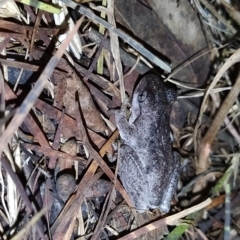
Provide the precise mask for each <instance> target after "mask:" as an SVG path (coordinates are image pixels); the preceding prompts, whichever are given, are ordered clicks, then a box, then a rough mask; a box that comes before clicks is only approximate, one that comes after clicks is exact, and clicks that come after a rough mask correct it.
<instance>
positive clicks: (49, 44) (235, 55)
mask: <svg viewBox="0 0 240 240" xmlns="http://www.w3.org/2000/svg"><path fill="white" fill-rule="evenodd" d="M64 2H65V1H64ZM86 2H90V3H88V4H86V3H85V2H84V3H83V2H80V4H82V5H81V6H83V7H84V9H86V11H87V13H89V12H90V13H91V14H90V16H92V17H90V18H88V17H89V16H88V15H87V17H86V16H84V14H79V13H78V12H77V11H74V10H71V9H70V8H67V5H64V3H63V2H61V4H60V1H59V3H57V2H54V3H50V2H48V3H47V4H46V5H45V6H44V4H45V3H43V2H41V3H40V2H39V4H43V8H42V7H41V9H42V10H40V9H37V8H35V7H30V6H28V4H29V3H28V2H27V1H26V2H24V4H19V3H18V2H17V3H15V2H12V1H10V0H9V1H4V2H3V3H2V2H0V13H1V17H2V18H4V20H3V19H1V20H0V31H1V42H0V50H1V57H0V64H1V70H0V81H1V101H0V111H1V137H0V152H1V162H0V165H1V172H0V182H1V189H0V192H1V205H0V206H1V215H0V216H1V217H0V219H1V221H0V231H1V236H2V238H3V239H8V238H9V239H23V238H24V239H135V238H137V239H160V238H163V237H165V238H166V239H177V238H179V239H185V238H186V239H222V238H223V239H238V238H239V234H240V231H239V226H238V222H239V216H240V215H239V213H238V202H239V193H238V190H239V171H238V169H239V154H238V149H239V139H240V138H239V114H238V112H239V101H238V96H239V81H240V77H239V72H238V64H239V37H238V33H237V32H236V29H237V28H238V25H239V13H240V5H239V3H238V1H232V2H231V4H230V3H227V2H225V1H224V0H221V1H218V2H217V1H215V2H210V1H205V0H194V1H191V5H190V3H189V2H188V1H186V0H185V1H179V2H177V1H176V3H175V4H174V5H172V6H171V8H176V9H174V11H179V12H178V14H176V15H174V11H170V12H172V14H173V15H172V16H170V15H166V16H169V18H171V21H167V19H166V16H163V17H162V19H161V16H162V15H161V11H162V9H165V12H166V13H168V11H169V9H168V7H169V6H168V4H166V5H164V4H163V5H161V7H162V9H160V8H159V5H158V2H157V1H143V2H144V4H143V3H142V2H138V1H135V2H133V1H129V2H127V3H126V2H125V1H123V0H121V1H118V2H117V3H116V2H114V1H110V0H108V1H103V2H101V1H96V2H93V1H86ZM36 3H37V1H36V2H34V4H36ZM67 3H69V4H68V5H69V6H70V7H71V1H67ZM134 4H137V5H134ZM31 6H32V5H31ZM34 6H35V5H34ZM36 6H37V5H36ZM44 7H48V9H50V11H44ZM6 8H8V10H9V11H6ZM39 8H40V5H39ZM132 8H133V9H137V10H138V11H139V12H138V11H137V12H134V11H132V12H131V15H129V13H128V10H131V9H132ZM51 9H53V10H52V12H51ZM54 9H61V10H62V11H61V14H60V15H59V14H57V13H55V12H53V11H55V10H54ZM151 9H152V10H151ZM186 9H188V11H189V18H190V16H191V18H192V19H194V21H192V23H193V24H195V27H196V28H199V26H201V27H200V28H199V29H201V30H199V31H198V32H197V34H196V36H194V39H198V42H197V40H196V42H195V41H192V42H191V41H190V42H191V44H190V43H189V41H188V40H187V39H186V38H184V31H186V30H187V29H185V28H184V24H183V25H181V22H183V23H184V22H185V21H188V20H189V19H184V20H183V18H184V17H185V18H187V17H188V16H184V14H183V13H184V12H185V11H186ZM189 9H191V10H189ZM172 10H173V9H172ZM141 11H142V14H141ZM145 12H147V14H143V13H145ZM103 13H105V14H106V16H107V17H106V19H105V21H108V22H109V23H111V26H110V27H111V28H110V30H106V29H104V26H103V25H105V24H104V22H102V21H101V22H100V23H99V22H98V18H97V16H98V15H100V14H101V16H103V15H104V14H103ZM179 13H181V14H179ZM53 14H54V16H53ZM115 14H116V15H115ZM95 16H96V17H95ZM129 16H130V17H129ZM140 16H141V17H142V22H144V23H146V24H145V25H143V24H142V23H141V21H139V20H138V18H139V17H140ZM198 17H199V18H198ZM156 18H157V19H158V20H157V21H156ZM164 18H165V19H164ZM181 18H182V19H181ZM181 20H182V21H181ZM154 21H155V23H154V24H159V26H161V27H162V26H164V29H165V30H164V36H161V35H159V34H160V33H159V31H157V30H156V28H155V29H151V28H149V27H148V26H147V24H149V23H150V24H152V23H153V22H154ZM173 21H174V24H173ZM176 21H177V22H178V23H179V24H178V29H177V30H176V29H175V28H174V25H175V23H176ZM171 22H172V25H171ZM101 23H103V25H101ZM116 25H117V28H116ZM106 26H109V25H107V24H106ZM193 26H194V25H193ZM144 27H147V29H146V30H144ZM127 28H128V35H129V38H126V36H127V35H126V34H125V33H124V32H125V31H126V30H127ZM148 30H150V32H149V31H148ZM178 31H179V32H178ZM181 31H182V33H183V34H180V32H181ZM99 32H101V33H102V34H100V33H99ZM121 33H123V34H122V35H121ZM143 33H147V35H144V34H143ZM134 34H135V36H134ZM149 34H151V36H149ZM118 36H120V38H118ZM172 36H174V37H172ZM185 36H186V34H185ZM163 37H164V38H165V39H164V40H166V42H164V44H163V39H162V38H163ZM124 38H125V39H124ZM129 39H133V41H134V43H135V44H131V46H129V45H128V43H129ZM159 39H162V40H160V43H159V45H158V43H157V41H159ZM151 41H152V42H151ZM199 41H200V42H201V44H199ZM143 42H145V43H144V44H143ZM139 43H141V44H143V45H144V46H143V45H139ZM149 44H150V46H149ZM200 45H201V48H200V47H199V46H200ZM134 46H135V47H136V46H137V47H136V48H135V49H134V50H133V49H132V47H134ZM139 46H143V50H142V49H139ZM173 47H174V51H175V52H174V51H171V48H173ZM153 49H155V50H153ZM145 50H146V51H145ZM149 50H150V51H149ZM148 51H149V52H150V53H151V57H149V58H148V55H144V52H148ZM156 51H157V52H158V53H156ZM138 52H140V54H143V55H140V54H139V53H138ZM183 53H184V54H183ZM161 55H165V56H163V58H161V57H159V56H161ZM152 56H156V57H157V58H158V57H159V58H158V60H157V61H156V62H154V61H153V60H152V59H153V58H152ZM144 58H145V59H144ZM203 58H204V59H205V60H203ZM167 59H168V60H167ZM206 59H207V60H206ZM169 60H170V61H171V62H172V67H173V68H172V72H171V73H170V74H168V75H167V74H165V73H166V72H167V71H166V72H165V73H164V71H161V70H160V69H159V66H156V65H155V64H156V63H157V62H158V61H163V62H164V64H167V63H168V62H169ZM199 65H200V66H202V69H201V68H199ZM161 66H162V65H161ZM164 66H165V65H164ZM166 66H167V65H166ZM208 68H209V69H210V70H209V71H207V70H206V69H208ZM151 69H152V70H151ZM149 71H158V72H159V71H160V72H161V74H163V76H164V77H165V81H169V82H172V83H174V84H175V85H176V86H177V87H178V93H179V94H178V96H179V97H178V101H177V102H176V103H175V105H174V108H173V111H172V116H171V126H172V130H173V136H174V148H176V150H178V152H180V154H181V156H182V171H181V174H180V179H179V184H178V188H177V190H176V196H175V197H174V199H173V200H172V206H171V211H170V212H169V213H168V214H162V213H160V211H159V210H158V209H155V210H153V211H149V212H145V213H140V212H138V211H136V210H135V209H134V204H133V202H132V201H131V199H130V198H129V196H128V194H127V192H126V191H125V189H124V188H123V186H122V184H121V182H120V179H119V178H118V175H117V166H118V164H117V162H118V161H114V159H116V158H118V157H117V156H118V152H119V148H120V144H119V142H118V143H117V139H118V135H119V134H118V130H117V129H115V127H114V126H115V122H114V115H113V113H112V111H111V110H112V109H115V108H120V106H121V102H122V101H123V100H124V99H125V98H126V96H125V94H126V93H127V94H128V97H130V98H131V95H132V92H133V89H134V86H135V84H136V81H137V80H138V79H139V78H141V75H144V74H146V73H147V72H149ZM181 71H182V73H181ZM199 72H200V73H199ZM183 73H184V74H183ZM184 75H185V78H183V76H184ZM190 76H192V77H190ZM192 97H193V98H192ZM202 97H203V98H202ZM191 99H192V100H191ZM109 110H110V111H109ZM116 143H117V144H116ZM163 191H164V189H163ZM167 226H168V228H167ZM174 226H175V227H174Z"/></svg>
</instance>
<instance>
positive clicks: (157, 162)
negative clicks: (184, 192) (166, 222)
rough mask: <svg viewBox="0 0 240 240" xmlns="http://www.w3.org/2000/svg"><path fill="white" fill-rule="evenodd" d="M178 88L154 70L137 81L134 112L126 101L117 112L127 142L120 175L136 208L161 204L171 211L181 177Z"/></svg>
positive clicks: (156, 206) (122, 151)
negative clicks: (175, 107) (175, 138)
mask: <svg viewBox="0 0 240 240" xmlns="http://www.w3.org/2000/svg"><path fill="white" fill-rule="evenodd" d="M176 96H177V94H176V90H175V89H172V88H169V87H167V86H165V85H164V83H163V81H162V80H160V79H159V77H158V76H156V75H154V74H149V75H146V76H145V77H143V78H142V79H141V81H140V82H139V84H138V85H137V87H136V89H135V91H134V94H133V100H132V114H131V117H130V119H129V121H127V119H126V105H127V103H126V102H125V103H124V104H123V105H122V108H121V110H120V111H118V112H117V113H116V115H115V120H116V124H117V127H118V129H119V132H120V135H121V138H122V139H123V140H124V145H122V146H121V151H120V156H121V158H120V165H119V175H120V178H121V181H122V183H123V185H124V187H125V189H126V191H127V192H128V194H129V196H130V198H131V199H132V200H133V202H134V204H135V207H136V209H138V210H140V211H143V210H148V209H155V208H160V210H161V211H162V212H168V211H169V209H170V204H171V199H172V197H173V193H174V191H175V189H176V184H177V181H178V177H179V169H180V162H179V155H178V154H177V153H176V152H173V150H172V141H171V136H170V113H171V109H172V104H173V103H174V101H175V100H176Z"/></svg>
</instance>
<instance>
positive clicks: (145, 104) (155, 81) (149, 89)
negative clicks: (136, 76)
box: [132, 74, 177, 115]
mask: <svg viewBox="0 0 240 240" xmlns="http://www.w3.org/2000/svg"><path fill="white" fill-rule="evenodd" d="M176 98H177V92H176V90H175V89H174V88H172V87H169V86H167V85H166V84H164V82H163V81H162V80H161V79H160V78H159V77H158V76H157V75H154V74H148V75H146V76H145V77H143V78H142V79H141V80H140V82H139V83H138V85H137V87H136V89H135V91H134V94H133V99H132V111H133V112H135V113H137V115H138V114H139V115H140V112H141V113H143V112H144V113H153V112H155V111H156V110H158V109H159V108H164V109H166V111H167V110H168V109H169V110H170V109H171V108H172V104H173V103H174V102H175V100H176Z"/></svg>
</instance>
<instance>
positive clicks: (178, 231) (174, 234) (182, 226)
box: [164, 223, 190, 240]
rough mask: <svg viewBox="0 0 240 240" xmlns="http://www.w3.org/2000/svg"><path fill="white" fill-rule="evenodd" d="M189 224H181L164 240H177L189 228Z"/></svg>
mask: <svg viewBox="0 0 240 240" xmlns="http://www.w3.org/2000/svg"><path fill="white" fill-rule="evenodd" d="M189 226H190V224H186V223H181V224H179V225H178V226H177V227H175V228H174V229H173V230H172V231H171V232H170V233H169V234H168V236H167V237H165V238H164V240H176V239H179V238H180V237H181V236H182V235H183V233H185V231H186V230H187V229H188V228H189Z"/></svg>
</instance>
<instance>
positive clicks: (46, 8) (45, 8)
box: [20, 0, 62, 14]
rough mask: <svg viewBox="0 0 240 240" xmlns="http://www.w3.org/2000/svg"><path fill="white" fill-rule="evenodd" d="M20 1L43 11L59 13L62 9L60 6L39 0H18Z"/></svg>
mask: <svg viewBox="0 0 240 240" xmlns="http://www.w3.org/2000/svg"><path fill="white" fill-rule="evenodd" d="M20 2H21V3H24V4H27V5H29V6H32V7H35V8H39V9H41V10H43V11H46V12H50V13H56V14H59V13H60V12H61V11H62V9H61V8H57V7H54V6H52V5H49V4H47V3H44V2H40V1H37V0H20Z"/></svg>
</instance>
